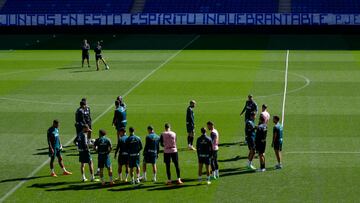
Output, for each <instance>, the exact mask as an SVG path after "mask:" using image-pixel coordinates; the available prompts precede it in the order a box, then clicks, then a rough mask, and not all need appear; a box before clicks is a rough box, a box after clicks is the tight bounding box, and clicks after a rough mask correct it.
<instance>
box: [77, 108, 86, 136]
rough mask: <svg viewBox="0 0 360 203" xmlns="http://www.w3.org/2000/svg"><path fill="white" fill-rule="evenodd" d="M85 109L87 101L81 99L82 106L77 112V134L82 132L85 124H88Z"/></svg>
mask: <svg viewBox="0 0 360 203" xmlns="http://www.w3.org/2000/svg"><path fill="white" fill-rule="evenodd" d="M85 109H86V103H85V102H84V101H80V107H79V108H78V109H77V110H76V112H75V128H76V135H78V134H79V133H81V132H82V130H83V126H84V125H85V124H86V121H85Z"/></svg>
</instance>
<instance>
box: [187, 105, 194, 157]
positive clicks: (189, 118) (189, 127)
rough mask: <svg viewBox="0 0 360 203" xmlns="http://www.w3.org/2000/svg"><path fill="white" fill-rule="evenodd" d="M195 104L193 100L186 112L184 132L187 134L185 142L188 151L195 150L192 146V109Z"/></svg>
mask: <svg viewBox="0 0 360 203" xmlns="http://www.w3.org/2000/svg"><path fill="white" fill-rule="evenodd" d="M195 105H196V102H195V101H194V100H191V101H190V105H189V107H188V108H187V110H186V131H187V133H188V137H187V142H188V147H189V149H190V150H196V149H195V148H194V146H193V142H194V136H195V118H194V110H193V109H194V108H195Z"/></svg>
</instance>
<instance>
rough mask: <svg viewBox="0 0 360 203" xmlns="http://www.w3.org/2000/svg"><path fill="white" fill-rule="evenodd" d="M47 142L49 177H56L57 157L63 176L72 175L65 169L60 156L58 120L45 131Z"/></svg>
mask: <svg viewBox="0 0 360 203" xmlns="http://www.w3.org/2000/svg"><path fill="white" fill-rule="evenodd" d="M47 141H48V145H49V157H50V170H51V173H50V175H51V176H52V177H57V175H56V173H55V170H54V160H55V157H57V159H58V162H59V165H60V167H61V169H62V170H63V175H71V174H72V173H71V172H69V171H67V170H66V169H65V166H64V162H63V158H62V156H61V150H62V145H61V142H60V134H59V121H58V120H54V121H53V124H52V126H51V127H50V128H49V129H48V130H47Z"/></svg>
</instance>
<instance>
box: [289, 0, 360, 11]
mask: <svg viewBox="0 0 360 203" xmlns="http://www.w3.org/2000/svg"><path fill="white" fill-rule="evenodd" d="M292 12H293V13H359V12H360V1H359V0H292Z"/></svg>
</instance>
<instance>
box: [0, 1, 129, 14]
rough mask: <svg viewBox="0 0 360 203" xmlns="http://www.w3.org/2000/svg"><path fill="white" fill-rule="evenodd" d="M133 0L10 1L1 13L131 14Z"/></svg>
mask: <svg viewBox="0 0 360 203" xmlns="http://www.w3.org/2000/svg"><path fill="white" fill-rule="evenodd" d="M132 4H133V0H8V1H6V2H5V4H4V6H3V8H2V9H1V13H129V11H130V8H131V6H132Z"/></svg>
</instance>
